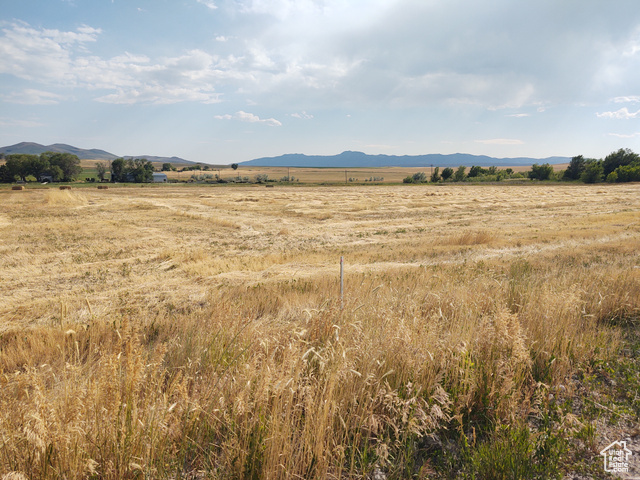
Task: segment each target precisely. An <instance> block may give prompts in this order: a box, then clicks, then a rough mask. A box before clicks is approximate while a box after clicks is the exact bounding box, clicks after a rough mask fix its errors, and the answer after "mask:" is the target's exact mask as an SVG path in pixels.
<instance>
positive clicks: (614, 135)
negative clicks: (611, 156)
mask: <svg viewBox="0 0 640 480" xmlns="http://www.w3.org/2000/svg"><path fill="white" fill-rule="evenodd" d="M609 136H611V137H617V138H635V137H640V132H637V133H629V134H624V133H610V134H609Z"/></svg>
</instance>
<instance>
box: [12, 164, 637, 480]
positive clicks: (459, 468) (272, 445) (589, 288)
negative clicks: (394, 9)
mask: <svg viewBox="0 0 640 480" xmlns="http://www.w3.org/2000/svg"><path fill="white" fill-rule="evenodd" d="M403 172H405V173H404V175H405V176H406V169H403ZM241 174H242V173H241ZM291 174H292V175H294V176H297V175H296V174H295V173H294V172H293V169H292V173H291ZM283 175H286V172H285V173H283ZM343 175H344V174H343ZM270 176H271V175H270ZM341 256H343V257H344V260H345V296H344V302H343V303H341V300H340V298H339V260H340V257H341ZM0 271H1V272H2V277H1V280H0V291H1V292H2V295H1V296H0V386H1V388H2V389H1V392H0V478H4V477H2V475H5V476H6V478H113V479H119V478H323V479H328V478H336V479H338V478H373V476H375V475H377V478H382V477H384V478H494V477H488V476H486V475H483V474H482V472H483V471H485V472H486V471H496V469H497V468H498V467H496V466H495V465H494V466H493V467H492V466H491V465H493V464H492V463H491V461H492V460H491V455H489V454H488V453H486V452H485V450H483V449H484V448H485V446H486V445H494V446H496V445H498V446H499V445H500V441H501V439H502V438H503V437H501V435H505V433H504V432H503V430H501V426H504V425H511V426H513V428H514V432H516V433H517V432H520V431H524V430H522V428H524V427H526V428H527V429H528V430H527V431H531V432H533V433H532V435H533V436H532V437H531V438H530V440H531V441H530V443H531V444H535V445H538V444H537V443H536V442H541V441H542V440H540V439H541V438H542V436H536V435H539V434H540V432H543V426H544V428H547V430H544V432H546V434H549V435H550V433H549V432H551V433H552V434H553V435H556V436H557V437H560V436H562V435H569V433H571V432H574V431H573V430H571V429H574V430H575V432H574V434H575V435H574V436H580V435H582V433H580V432H582V431H583V430H585V429H586V431H587V433H588V435H587V434H586V433H585V435H586V437H585V440H584V441H583V442H582V443H581V444H580V446H579V447H577V446H575V445H574V446H572V447H567V448H566V449H564V450H562V452H563V453H562V457H561V458H560V457H559V455H561V454H560V453H558V456H556V457H557V458H556V457H554V458H555V462H556V463H555V464H554V465H546V463H545V461H546V460H544V461H543V460H540V458H539V457H538V456H535V458H534V457H533V456H532V457H531V459H530V461H531V464H532V465H535V466H536V467H535V468H538V467H540V468H543V467H544V468H547V469H548V470H546V471H553V469H554V468H556V467H558V465H559V466H562V465H570V463H569V462H568V460H569V459H570V458H571V455H572V454H575V451H576V449H577V448H580V449H584V451H588V452H591V454H593V455H595V458H596V460H597V449H598V447H600V448H602V447H603V446H604V445H601V444H600V443H599V440H598V439H599V438H600V437H599V435H600V434H599V433H598V432H599V431H600V429H602V428H604V427H603V426H602V425H601V424H600V423H598V421H597V419H593V421H592V422H591V420H588V419H585V418H586V417H585V418H578V417H580V415H578V413H576V412H575V411H573V412H571V411H569V410H563V409H562V408H564V407H561V405H560V402H559V400H558V399H560V398H562V399H564V400H566V401H567V402H569V403H571V401H572V399H576V398H580V395H582V393H583V392H582V390H583V389H584V383H581V382H578V381H576V378H577V377H576V376H577V375H583V376H588V375H591V374H594V372H596V371H599V370H597V368H599V367H598V366H599V365H603V364H606V362H611V361H613V360H612V359H616V358H618V356H619V355H620V351H621V349H622V348H623V347H624V346H625V345H626V344H625V343H624V342H625V338H627V336H628V334H629V331H630V330H634V329H636V330H637V325H636V324H635V323H634V322H635V319H637V317H638V312H639V310H640V185H635V184H627V185H606V186H605V185H596V186H587V185H562V184H557V185H535V184H534V185H474V186H469V185H436V186H433V185H426V186H422V185H420V186H413V185H407V186H345V187H339V186H326V187H325V186H320V187H310V186H296V187H284V186H275V188H265V187H264V186H257V185H256V186H242V187H239V186H234V187H232V188H227V187H218V186H208V187H207V186H186V185H144V186H135V187H133V186H131V187H126V188H113V186H112V187H111V188H110V189H108V190H97V189H95V188H84V189H73V190H67V191H60V190H57V189H53V188H51V189H29V188H28V187H27V190H24V191H15V192H14V191H11V190H7V189H0ZM624 348H626V347H624ZM596 367H597V368H596ZM580 378H583V377H580ZM585 378H586V377H585ZM581 392H582V393H581ZM564 400H563V401H564ZM618 400H619V399H618ZM554 402H555V403H554ZM603 402H604V400H602V399H601V400H599V402H598V404H600V405H602V403H603ZM634 402H636V400H630V399H622V400H621V404H622V405H628V406H629V409H628V410H624V411H622V412H621V413H620V412H618V413H617V416H618V417H620V418H618V421H619V422H621V423H620V424H619V427H620V428H621V429H624V428H626V427H625V425H627V424H633V422H634V421H636V423H637V420H638V418H637V411H636V410H634V408H635V403H634ZM616 405H617V404H616ZM604 406H605V407H606V408H608V409H609V410H611V409H614V408H617V407H615V406H612V405H609V406H607V405H604ZM550 411H553V412H555V415H556V417H554V420H553V422H551V423H550V424H548V425H547V423H545V422H544V421H543V420H541V419H544V418H547V414H548V412H550ZM587 420H588V421H587ZM589 422H591V423H589ZM545 425H546V426H545ZM607 428H611V427H610V426H609V427H607ZM517 429H521V430H517ZM567 432H569V433H567ZM576 432H577V433H576ZM589 432H591V433H589ZM507 434H510V433H509V432H507ZM540 435H541V434H540ZM569 436H570V435H569ZM527 438H529V437H527ZM545 438H546V437H545ZM553 438H555V437H553ZM580 438H582V437H580ZM536 439H537V440H536ZM547 447H548V445H547V444H545V445H544V448H542V447H540V448H541V451H543V450H544V451H547V450H545V449H546V448H547ZM496 448H497V447H496ZM549 448H551V447H549ZM551 450H553V449H551ZM559 451H560V450H558V452H559ZM580 451H581V452H582V450H580ZM572 452H573V453H572ZM503 456H504V455H503ZM551 456H553V455H552V454H549V458H550V457H551ZM487 462H488V463H487ZM487 465H489V466H487ZM529 467H530V465H529ZM529 467H526V466H525V467H523V468H529ZM483 468H484V469H485V470H483ZM558 468H559V467H558ZM487 469H489V470H487ZM21 475H22V477H21ZM474 475H476V476H474ZM495 478H508V477H498V476H496V477H495ZM521 478H529V477H521ZM530 478H538V477H530Z"/></svg>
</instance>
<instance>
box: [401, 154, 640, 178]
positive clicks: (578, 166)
mask: <svg viewBox="0 0 640 480" xmlns="http://www.w3.org/2000/svg"><path fill="white" fill-rule="evenodd" d="M505 178H523V179H524V178H529V179H531V180H543V181H544V180H558V181H580V182H584V183H599V182H609V183H620V182H640V155H638V154H637V153H635V152H633V151H632V150H630V149H628V148H626V149H625V148H621V149H620V150H618V151H616V152H612V153H610V154H609V155H607V156H606V157H605V158H604V159H594V158H584V157H583V156H582V155H578V156H576V157H573V158H572V159H571V162H569V166H568V167H567V169H566V170H562V171H559V172H555V171H554V169H553V166H552V165H549V164H548V163H544V164H542V165H539V164H537V163H536V164H533V165H532V166H531V170H529V171H528V172H522V173H520V172H514V171H513V169H511V168H506V169H502V170H501V169H498V168H497V167H489V168H482V167H478V166H472V167H471V168H470V169H469V170H468V171H467V167H465V166H464V165H461V166H459V167H458V168H457V169H455V170H454V169H453V168H451V167H447V168H445V169H444V170H442V172H440V168H439V167H435V169H433V171H432V173H431V176H429V177H427V175H426V174H425V173H424V172H417V173H414V174H413V175H409V176H407V177H406V178H405V179H404V180H403V182H404V183H426V182H431V183H438V182H464V181H501V180H504V179H505Z"/></svg>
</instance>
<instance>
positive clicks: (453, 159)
mask: <svg viewBox="0 0 640 480" xmlns="http://www.w3.org/2000/svg"><path fill="white" fill-rule="evenodd" d="M570 160H571V159H570V158H567V157H547V158H528V157H516V158H494V157H487V156H485V155H470V154H467V153H454V154H451V155H441V154H428V155H403V156H398V155H367V154H366V153H362V152H352V151H346V152H342V153H341V154H339V155H325V156H323V155H304V154H302V153H291V154H286V155H280V156H279V157H263V158H256V159H254V160H249V161H246V162H242V163H241V164H240V165H244V166H250V165H252V166H260V167H316V168H322V167H337V168H359V167H428V166H431V165H433V166H439V167H458V166H460V165H465V166H468V167H469V166H472V165H477V166H479V167H490V166H492V165H493V166H496V167H506V166H526V165H532V164H534V163H539V164H542V163H550V164H554V163H567V162H569V161H570Z"/></svg>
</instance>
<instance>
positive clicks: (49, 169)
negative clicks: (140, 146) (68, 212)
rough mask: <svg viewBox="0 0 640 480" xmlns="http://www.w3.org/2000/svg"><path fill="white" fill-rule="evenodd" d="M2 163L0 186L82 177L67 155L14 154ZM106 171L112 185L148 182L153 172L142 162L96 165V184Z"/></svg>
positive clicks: (73, 159) (75, 160)
mask: <svg viewBox="0 0 640 480" xmlns="http://www.w3.org/2000/svg"><path fill="white" fill-rule="evenodd" d="M0 158H2V157H0ZM4 159H5V163H4V165H0V183H13V182H16V181H22V182H26V181H27V179H28V178H29V177H33V178H34V179H35V180H36V181H38V182H43V181H51V182H72V181H74V180H76V179H77V178H78V176H79V175H80V174H81V173H82V167H81V166H80V159H79V158H78V156H77V155H73V154H71V153H59V152H44V153H41V154H40V155H33V154H24V153H16V154H11V155H7V156H5V157H4ZM107 170H109V172H110V174H111V181H112V182H134V183H144V182H152V181H153V172H154V171H155V169H154V167H153V164H152V163H151V162H150V161H149V160H146V159H144V158H136V159H126V160H125V159H124V158H116V159H115V160H113V161H111V162H96V175H97V177H98V179H99V180H100V181H104V180H105V179H106V175H107Z"/></svg>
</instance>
